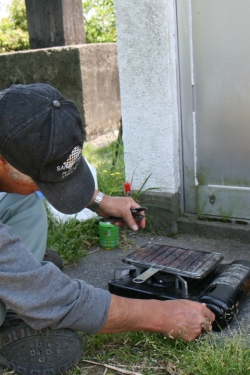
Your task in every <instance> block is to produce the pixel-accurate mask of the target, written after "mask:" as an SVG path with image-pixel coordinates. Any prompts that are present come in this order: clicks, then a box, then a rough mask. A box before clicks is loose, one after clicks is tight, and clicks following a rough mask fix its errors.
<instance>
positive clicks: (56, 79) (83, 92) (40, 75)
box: [0, 43, 121, 140]
mask: <svg viewBox="0 0 250 375" xmlns="http://www.w3.org/2000/svg"><path fill="white" fill-rule="evenodd" d="M117 64H118V63H117V47H116V43H98V44H81V45H71V46H67V47H51V48H43V49H36V50H29V51H21V52H9V53H2V54H1V55H0V90H3V89H5V88H7V87H9V86H11V85H12V84H18V83H20V84H30V83H35V82H42V83H47V84H50V85H51V86H54V87H56V88H57V89H58V90H59V91H60V92H61V93H62V94H63V95H64V96H65V97H66V98H67V99H69V100H72V101H73V102H75V104H76V105H77V108H78V109H79V112H80V114H81V116H82V119H83V122H84V124H85V131H86V137H87V139H88V140H90V139H92V138H95V137H97V136H99V135H102V134H105V133H107V132H108V131H111V130H115V129H118V126H119V121H120V119H121V109H120V88H119V87H120V86H119V76H118V66H117Z"/></svg>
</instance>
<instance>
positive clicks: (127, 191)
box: [123, 182, 131, 193]
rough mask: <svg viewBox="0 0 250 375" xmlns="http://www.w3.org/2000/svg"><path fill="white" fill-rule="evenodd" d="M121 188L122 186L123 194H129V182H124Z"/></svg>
mask: <svg viewBox="0 0 250 375" xmlns="http://www.w3.org/2000/svg"><path fill="white" fill-rule="evenodd" d="M123 186H124V190H125V193H129V192H130V191H131V185H130V182H124V184H123Z"/></svg>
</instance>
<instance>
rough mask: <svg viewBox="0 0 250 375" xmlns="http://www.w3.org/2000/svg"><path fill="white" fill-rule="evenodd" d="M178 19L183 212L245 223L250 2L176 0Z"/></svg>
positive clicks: (249, 167)
mask: <svg viewBox="0 0 250 375" xmlns="http://www.w3.org/2000/svg"><path fill="white" fill-rule="evenodd" d="M177 14H178V28H179V52H180V82H181V109H182V128H183V154H184V181H185V194H184V195H185V211H186V212H197V209H198V208H197V201H198V206H199V207H201V205H202V206H203V207H206V208H205V211H204V213H206V214H213V215H218V216H220V214H221V212H228V213H229V212H230V213H231V216H232V217H236V218H239V217H240V218H245V219H250V205H249V204H246V203H247V202H248V201H250V189H249V188H250V163H249V160H250V147H249V144H250V80H249V79H248V75H249V66H250V47H249V40H250V27H249V14H250V2H249V0H209V1H207V0H192V1H191V0H180V1H177ZM191 100H192V104H191V103H190V101H191ZM211 185H212V186H213V188H212V190H213V192H212V194H211ZM208 186H209V187H208ZM231 187H232V189H231ZM240 188H244V189H240ZM211 195H213V196H214V197H215V200H214V201H213V199H212V200H211ZM215 202H216V204H215Z"/></svg>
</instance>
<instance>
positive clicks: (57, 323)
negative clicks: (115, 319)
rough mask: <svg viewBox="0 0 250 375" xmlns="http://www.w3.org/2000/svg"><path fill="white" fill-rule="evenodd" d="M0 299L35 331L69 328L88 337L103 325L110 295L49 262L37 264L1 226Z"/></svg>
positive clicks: (19, 242) (17, 238) (23, 246)
mask: <svg viewBox="0 0 250 375" xmlns="http://www.w3.org/2000/svg"><path fill="white" fill-rule="evenodd" d="M0 285H1V287H0V300H2V301H3V302H4V303H5V304H6V305H7V306H8V308H11V309H12V310H14V311H15V312H16V313H18V314H19V315H20V317H21V318H22V319H23V320H24V321H25V322H26V323H27V324H29V325H30V326H31V327H32V328H34V329H41V328H44V327H51V328H54V329H58V328H71V329H74V330H78V331H82V332H85V333H88V334H92V333H96V332H98V331H99V330H100V329H101V328H102V327H103V326H104V324H105V322H106V319H107V315H108V310H109V306H110V299H111V296H110V293H109V292H108V291H106V290H103V289H100V288H94V287H93V286H91V285H89V284H87V283H86V282H84V281H83V280H73V279H71V278H70V277H68V276H67V275H65V274H64V273H63V272H61V271H60V270H59V269H58V268H57V267H56V266H55V265H54V264H53V263H51V262H39V261H38V260H37V259H36V258H35V257H34V256H33V254H32V253H30V251H28V250H27V249H26V246H25V245H24V244H23V243H22V242H21V240H20V238H19V237H18V236H16V235H14V234H13V233H11V229H10V228H9V227H8V226H6V225H4V224H2V223H0Z"/></svg>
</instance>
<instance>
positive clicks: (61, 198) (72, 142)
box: [0, 83, 95, 214]
mask: <svg viewBox="0 0 250 375" xmlns="http://www.w3.org/2000/svg"><path fill="white" fill-rule="evenodd" d="M83 141H84V131H83V124H82V121H81V117H80V114H79V112H78V110H77V107H76V105H75V104H74V103H73V102H71V101H69V100H67V99H65V97H64V96H63V95H62V94H61V93H60V92H59V91H58V90H56V89H55V88H53V87H51V86H49V85H47V84H43V83H35V84H31V85H13V86H11V87H10V88H8V89H6V90H4V91H1V92H0V154H1V155H2V156H3V157H4V159H6V161H7V162H8V163H9V164H10V165H12V166H13V167H14V168H16V169H17V170H18V171H20V172H22V173H24V174H26V175H28V176H30V177H31V178H32V179H33V180H34V182H35V183H36V184H37V186H38V187H39V189H40V190H41V192H42V193H43V194H44V196H45V198H46V199H47V200H48V201H49V202H50V203H51V204H52V206H54V207H55V208H56V209H57V210H58V211H60V212H63V213H65V214H74V213H77V212H79V211H81V210H82V209H83V208H84V207H86V206H87V205H88V203H89V202H90V201H91V199H92V196H93V193H94V189H95V184H94V178H93V175H92V173H91V171H90V169H89V167H88V165H87V163H86V161H85V160H84V158H83V156H82V147H83Z"/></svg>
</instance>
